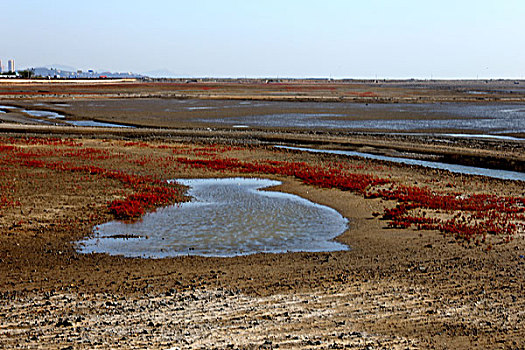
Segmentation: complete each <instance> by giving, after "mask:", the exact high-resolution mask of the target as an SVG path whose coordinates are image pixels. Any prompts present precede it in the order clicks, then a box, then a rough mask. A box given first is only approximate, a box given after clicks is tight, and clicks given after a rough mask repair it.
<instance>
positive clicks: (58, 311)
mask: <svg viewBox="0 0 525 350" xmlns="http://www.w3.org/2000/svg"><path fill="white" fill-rule="evenodd" d="M4 102H5V101H2V104H3V103H4ZM10 102H12V101H10ZM24 103H27V102H24ZM29 103H31V101H29ZM0 127H2V128H1V129H2V135H0V136H1V137H2V144H3V145H9V144H12V143H14V144H15V145H18V146H19V147H22V148H23V150H24V152H19V155H18V156H17V157H28V158H26V160H27V161H29V160H31V161H46V162H60V161H64V162H66V163H67V164H72V165H74V166H91V165H95V166H97V167H100V168H103V169H111V170H122V171H124V172H125V173H131V174H140V175H151V176H158V177H159V178H162V179H166V178H199V177H202V178H207V177H231V176H250V177H252V176H256V177H261V176H262V177H267V178H272V179H276V180H279V181H282V182H283V185H281V186H279V187H278V188H277V190H280V191H283V192H287V193H293V194H296V195H300V196H302V197H304V198H306V199H309V200H311V201H314V202H316V203H320V204H323V205H327V206H329V207H331V208H334V209H336V210H337V211H338V212H339V213H341V215H343V216H344V217H346V218H348V219H349V221H350V228H349V229H348V231H346V232H345V233H344V234H343V235H341V236H339V237H338V238H337V240H338V241H339V242H341V243H344V244H347V245H348V246H350V247H351V250H349V251H341V252H331V253H288V254H255V255H249V256H242V257H234V258H203V257H179V258H170V259H135V258H124V257H119V256H109V255H105V254H89V255H83V254H79V253H77V252H76V251H75V249H74V246H73V244H72V242H74V241H76V240H79V239H82V238H84V237H86V236H89V235H91V234H92V227H93V225H94V224H97V223H102V222H106V221H109V220H111V219H112V218H113V217H112V215H111V214H110V213H109V212H108V202H110V201H112V200H114V199H116V198H122V196H124V195H126V194H129V193H130V189H129V188H127V187H126V186H124V185H123V184H122V183H121V182H119V181H117V180H116V179H112V178H99V177H96V176H95V175H91V174H88V173H78V172H69V171H61V170H60V169H58V170H57V169H56V168H54V169H50V168H34V167H31V166H29V165H28V166H20V164H22V163H21V162H20V163H11V162H10V161H9V160H8V159H10V158H7V155H10V154H11V153H6V152H10V151H8V150H7V149H5V150H3V151H2V154H3V156H4V157H3V158H2V159H3V163H2V168H1V171H2V176H1V177H0V179H1V186H2V189H3V193H12V196H11V195H10V196H9V197H8V199H9V200H13V201H15V202H19V203H16V204H15V205H8V206H4V207H1V208H0V227H1V232H2V235H1V236H0V252H1V256H0V259H1V260H0V270H1V271H0V292H1V299H0V314H1V315H2V317H1V321H0V322H1V323H0V344H1V345H0V346H1V347H5V348H59V349H63V348H71V349H97V348H99V349H108V348H115V347H118V348H134V349H135V348H144V349H146V348H148V349H151V348H159V349H167V348H172V347H180V348H228V347H230V348H277V347H279V348H319V349H326V348H344V347H348V348H366V347H368V348H399V349H406V348H409V349H416V348H422V349H426V348H437V349H448V348H508V349H514V348H523V347H525V343H524V341H523V339H525V326H524V323H523V322H524V314H523V310H524V308H525V298H524V297H523V295H524V293H523V286H524V280H525V275H524V267H525V259H524V258H523V256H524V255H525V250H524V235H523V230H521V231H518V234H516V235H514V236H513V240H511V241H509V242H505V241H504V240H502V237H500V236H498V235H495V236H493V237H492V236H489V237H488V241H487V242H486V243H483V244H481V245H479V246H478V245H475V244H474V242H471V243H467V242H465V241H462V240H456V239H454V238H453V237H451V236H447V235H443V234H441V233H440V232H438V231H417V230H415V229H414V228H409V229H400V228H397V229H392V228H388V225H387V222H386V221H385V220H382V219H381V217H380V216H378V215H377V213H380V212H382V211H383V210H384V209H385V208H390V207H393V206H395V203H394V202H393V201H388V200H381V199H378V198H375V199H373V198H365V197H364V196H363V195H362V194H358V193H353V192H351V191H342V190H339V189H335V188H331V189H329V188H320V187H318V186H312V185H306V184H304V183H303V182H301V181H299V180H298V179H296V178H294V177H290V176H282V175H275V174H274V175H272V174H266V175H265V174H261V173H239V172H238V171H233V170H225V171H217V170H216V171H213V170H210V169H206V168H195V167H188V166H184V165H181V163H178V162H176V161H175V160H174V159H172V158H169V157H180V156H184V157H196V158H203V159H213V158H214V157H218V158H220V159H224V158H231V157H233V158H236V159H240V160H243V161H250V162H255V161H260V160H265V159H269V160H272V161H285V162H305V163H306V164H311V165H316V166H318V165H319V166H326V165H327V164H331V163H332V162H344V164H346V165H345V166H347V167H349V169H351V171H352V172H355V173H358V174H367V173H373V174H374V175H376V176H378V177H384V178H388V179H390V180H391V181H394V182H395V183H396V184H401V185H406V186H422V187H423V186H428V187H430V188H431V189H433V190H434V191H438V192H439V191H445V192H450V193H459V194H462V195H468V194H474V193H476V194H498V195H500V196H503V197H504V196H518V197H525V187H524V184H523V183H522V182H515V181H503V180H495V179H488V178H483V177H477V176H463V175H458V174H451V173H448V172H446V171H440V170H433V169H426V168H420V167H410V166H403V165H399V164H392V163H388V162H381V161H373V160H364V159H360V158H348V157H341V156H336V155H326V154H308V153H302V152H292V151H284V150H276V149H274V148H273V147H270V146H271V145H273V144H275V143H282V144H296V145H297V144H300V145H310V146H311V145H313V146H316V147H321V148H322V147H326V148H329V147H330V148H331V147H334V146H336V147H339V148H356V149H361V150H365V149H367V150H370V149H375V150H376V151H378V152H383V153H385V152H409V151H410V152H414V153H420V154H450V155H451V156H454V157H458V158H468V156H472V157H478V159H500V160H502V159H510V160H511V161H510V162H509V163H512V162H514V164H519V163H520V162H523V157H524V154H523V153H524V152H523V144H522V143H520V142H494V141H487V140H463V139H461V140H456V141H455V142H453V143H448V142H447V143H443V142H439V141H435V140H431V139H426V138H424V137H418V138H416V139H413V138H412V137H411V136H395V137H384V136H377V135H353V136H352V137H349V135H347V134H337V133H324V132H320V133H319V134H317V133H309V132H302V133H301V132H293V131H287V130H277V131H276V130H272V131H264V130H257V131H253V130H252V131H242V130H208V129H207V127H204V128H202V129H199V128H196V129H184V128H182V129H178V130H174V129H165V130H159V129H136V130H116V129H99V128H74V127H54V126H22V125H13V124H7V123H4V124H0ZM29 136H31V137H33V136H34V137H36V139H29V140H36V141H23V142H21V141H17V140H20V139H19V138H20V137H29ZM50 136H54V137H59V139H64V138H65V137H71V136H72V137H74V139H72V140H70V141H68V142H69V143H68V144H53V142H48V141H45V142H42V141H38V140H47V139H48V137H50ZM8 137H14V139H8ZM40 137H43V139H40ZM414 140H417V141H414ZM80 143H81V145H80ZM151 146H154V147H151ZM174 150H176V151H177V153H174ZM217 150H220V151H217ZM22 154H28V155H27V156H23V155H22ZM22 159H23V158H22ZM27 164H38V163H27ZM498 164H502V161H500V162H499V163H498ZM436 215H441V214H436ZM488 244H490V247H491V249H487V247H488Z"/></svg>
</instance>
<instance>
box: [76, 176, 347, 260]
mask: <svg viewBox="0 0 525 350" xmlns="http://www.w3.org/2000/svg"><path fill="white" fill-rule="evenodd" d="M177 182H179V183H182V184H184V185H187V186H190V190H189V194H190V195H191V196H192V197H193V198H194V199H193V201H192V202H189V203H184V204H182V205H180V206H172V207H167V208H162V209H159V210H158V211H157V212H155V213H150V214H147V215H146V216H145V217H144V218H143V220H142V221H141V222H138V223H134V224H127V223H123V222H116V221H115V222H109V223H106V224H103V225H100V226H98V227H96V228H95V230H96V231H97V235H96V237H94V238H92V239H88V240H85V241H82V242H79V245H78V246H79V250H80V251H81V252H83V253H90V252H97V253H109V254H112V255H124V256H130V257H150V258H162V257H170V256H180V255H201V256H219V257H229V256H236V255H247V254H253V253H259V252H271V253H284V252H289V251H290V252H295V251H314V252H317V251H337V250H346V249H348V247H347V246H345V245H343V244H340V243H338V242H335V241H333V240H332V239H334V238H335V237H337V236H338V235H340V234H341V233H343V232H344V231H345V230H346V228H347V224H348V223H347V220H346V219H345V218H343V217H342V216H341V215H340V214H339V213H338V212H337V211H335V210H333V209H331V208H328V207H326V206H322V205H318V204H315V203H312V202H310V201H308V200H306V199H304V198H301V197H298V196H294V195H289V194H285V193H281V192H271V191H259V190H258V189H261V188H265V187H269V186H276V185H278V184H280V182H278V181H272V180H262V179H245V178H233V179H232V178H230V179H192V180H177ZM115 236H116V237H121V238H114V237H115ZM122 237H137V238H122Z"/></svg>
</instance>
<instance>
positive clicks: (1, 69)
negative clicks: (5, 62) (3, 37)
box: [0, 60, 4, 73]
mask: <svg viewBox="0 0 525 350" xmlns="http://www.w3.org/2000/svg"><path fill="white" fill-rule="evenodd" d="M3 72H4V71H3V68H2V60H0V73H3Z"/></svg>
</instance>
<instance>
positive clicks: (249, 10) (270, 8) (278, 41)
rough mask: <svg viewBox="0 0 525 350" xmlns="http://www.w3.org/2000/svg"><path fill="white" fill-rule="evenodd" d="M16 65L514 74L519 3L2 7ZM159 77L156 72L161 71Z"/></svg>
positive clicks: (522, 28)
mask: <svg viewBox="0 0 525 350" xmlns="http://www.w3.org/2000/svg"><path fill="white" fill-rule="evenodd" d="M10 11H12V12H13V13H18V14H24V15H23V16H5V17H4V18H3V19H2V21H0V31H2V32H4V33H5V32H9V33H10V35H9V36H5V37H4V38H3V39H2V55H6V54H9V56H11V57H13V58H14V59H16V62H17V66H18V67H19V69H25V68H31V67H42V66H49V65H53V64H62V65H69V66H72V67H74V69H82V70H88V69H94V70H97V71H103V70H108V71H113V72H134V73H151V72H154V71H158V73H164V75H173V76H184V77H292V78H294V77H295V78H304V77H325V78H329V77H332V78H372V79H373V78H376V77H377V78H381V79H382V78H423V79H429V78H434V79H440V78H441V79H443V78H458V79H459V78H474V79H475V78H480V79H483V78H510V79H512V78H523V77H525V45H522V44H521V42H520V38H521V36H522V35H523V34H524V33H525V21H524V20H523V18H525V1H522V0H501V1H492V0H479V1H473V0H463V1H456V0H442V1H439V2H438V1H430V2H422V1H415V0H398V1H395V2H393V1H387V0H371V1H367V2H363V1H362V2H353V1H345V0H327V1H324V2H318V1H310V0H303V1H298V0H288V1H277V0H267V1H264V2H246V1H237V0H223V1H212V0H196V1H193V2H183V1H167V0H166V1H161V0H152V1H149V2H147V3H143V2H140V3H136V2H131V3H130V2H127V1H123V0H110V1H101V0H93V1H91V2H89V3H88V2H69V1H67V2H66V1H65V0H56V1H53V2H52V3H48V2H45V3H44V2H42V1H37V0H23V1H18V2H13V3H11V4H10ZM160 75H163V74H160Z"/></svg>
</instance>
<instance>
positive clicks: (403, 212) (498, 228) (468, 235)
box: [366, 185, 525, 243]
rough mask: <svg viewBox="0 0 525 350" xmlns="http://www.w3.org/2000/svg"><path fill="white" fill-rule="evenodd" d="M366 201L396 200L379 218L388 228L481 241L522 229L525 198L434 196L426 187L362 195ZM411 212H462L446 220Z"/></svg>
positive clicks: (398, 187)
mask: <svg viewBox="0 0 525 350" xmlns="http://www.w3.org/2000/svg"><path fill="white" fill-rule="evenodd" d="M366 196H367V197H368V198H382V199H387V200H396V201H397V202H398V203H400V204H398V205H397V206H396V207H395V208H392V209H385V211H384V214H383V219H385V220H390V222H389V226H390V227H398V228H408V227H411V226H414V227H415V228H416V229H418V230H439V231H441V232H443V233H445V234H450V235H453V236H454V237H456V238H460V239H463V240H466V241H471V240H473V239H474V240H475V242H477V243H479V242H485V240H486V237H487V234H492V235H501V236H505V237H507V238H506V239H510V238H509V237H511V236H512V235H514V234H515V233H516V232H518V230H520V228H521V229H522V228H523V226H524V225H523V221H524V220H523V219H524V215H523V213H524V212H525V205H524V203H525V198H523V197H501V196H496V195H487V194H473V195H469V196H462V195H460V194H457V193H452V194H451V193H436V192H433V191H431V190H430V189H428V188H425V187H423V188H421V187H410V186H402V185H399V186H396V187H395V188H394V187H391V188H390V189H380V190H376V191H369V192H367V193H366ZM412 209H430V210H438V211H442V212H444V213H450V214H452V213H457V212H463V213H466V214H467V216H466V217H465V216H462V215H458V214H456V215H455V216H453V217H452V218H450V219H448V220H444V219H438V218H428V217H420V216H414V215H410V211H411V210H412Z"/></svg>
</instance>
